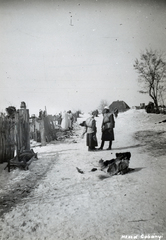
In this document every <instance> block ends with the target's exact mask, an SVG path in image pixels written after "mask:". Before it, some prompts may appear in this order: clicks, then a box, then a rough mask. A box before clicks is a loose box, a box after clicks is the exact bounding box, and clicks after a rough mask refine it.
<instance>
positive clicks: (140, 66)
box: [134, 49, 166, 111]
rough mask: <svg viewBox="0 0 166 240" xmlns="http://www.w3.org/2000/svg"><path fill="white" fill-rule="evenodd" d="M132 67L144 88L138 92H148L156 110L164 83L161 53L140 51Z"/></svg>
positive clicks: (163, 65)
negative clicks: (138, 57)
mask: <svg viewBox="0 0 166 240" xmlns="http://www.w3.org/2000/svg"><path fill="white" fill-rule="evenodd" d="M134 68H135V70H136V71H137V72H138V74H139V78H138V80H139V81H140V82H141V83H143V86H142V87H143V88H144V90H143V91H140V92H141V93H148V94H149V96H150V97H151V98H152V99H153V102H154V106H155V107H156V110H157V111H158V110H159V107H158V102H159V100H161V99H163V93H164V91H165V86H164V84H165V83H166V62H165V61H164V58H163V54H161V53H159V52H158V51H153V50H151V49H150V50H147V49H146V50H145V53H141V56H140V60H138V59H136V60H135V64H134Z"/></svg>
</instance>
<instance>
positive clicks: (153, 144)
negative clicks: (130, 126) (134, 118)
mask: <svg viewBox="0 0 166 240" xmlns="http://www.w3.org/2000/svg"><path fill="white" fill-rule="evenodd" d="M134 137H135V139H136V140H138V141H140V143H141V144H143V145H144V147H143V151H144V152H145V151H148V152H149V154H150V155H152V156H154V157H159V156H163V155H166V131H152V130H151V131H147V130H145V131H138V132H136V133H135V135H134Z"/></svg>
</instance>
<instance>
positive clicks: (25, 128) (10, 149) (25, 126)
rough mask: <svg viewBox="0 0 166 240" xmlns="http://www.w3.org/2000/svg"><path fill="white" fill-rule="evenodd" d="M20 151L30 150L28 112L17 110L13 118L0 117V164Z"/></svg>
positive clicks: (26, 110)
mask: <svg viewBox="0 0 166 240" xmlns="http://www.w3.org/2000/svg"><path fill="white" fill-rule="evenodd" d="M21 150H30V131H29V110H28V109H19V110H18V111H17V112H16V113H15V118H13V119H12V118H10V117H5V116H1V117H0V163H3V162H8V160H10V159H12V158H13V157H14V153H15V151H16V154H18V152H20V151H21Z"/></svg>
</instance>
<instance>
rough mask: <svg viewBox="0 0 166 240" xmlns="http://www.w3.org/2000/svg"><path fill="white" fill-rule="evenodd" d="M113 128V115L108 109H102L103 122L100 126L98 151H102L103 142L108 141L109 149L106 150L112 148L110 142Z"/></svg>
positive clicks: (112, 137) (112, 136)
mask: <svg viewBox="0 0 166 240" xmlns="http://www.w3.org/2000/svg"><path fill="white" fill-rule="evenodd" d="M114 127H115V121H114V115H113V113H110V112H109V107H107V106H106V107H104V110H103V121H102V125H101V131H102V136H101V140H102V141H101V146H100V148H98V150H103V147H104V143H105V141H109V147H108V148H107V150H111V147H112V141H114Z"/></svg>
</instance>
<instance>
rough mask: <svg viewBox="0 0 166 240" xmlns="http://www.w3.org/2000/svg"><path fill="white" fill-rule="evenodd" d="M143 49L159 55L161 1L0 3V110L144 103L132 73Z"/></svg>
mask: <svg viewBox="0 0 166 240" xmlns="http://www.w3.org/2000/svg"><path fill="white" fill-rule="evenodd" d="M146 48H148V49H149V48H152V49H154V50H160V51H164V52H165V51H166V1H164V0H163V1H161V0H156V1H153V0H119V1H118V0H87V1H85V0H84V1H83V0H80V1H79V0H64V1H63V0H60V1H57V0H43V1H42V0H40V1H39V0H38V1H36V0H24V1H23V0H21V1H19V0H17V1H15V0H11V1H10V0H4V1H2V0H0V110H3V109H5V107H8V106H10V105H14V106H15V107H16V108H19V107H20V103H21V101H25V102H26V104H27V108H29V109H30V113H31V114H33V113H36V114H37V113H38V111H39V109H43V110H44V108H45V106H46V107H47V111H48V113H50V114H55V113H58V112H59V111H63V110H69V109H71V110H72V111H74V110H78V109H81V110H82V111H85V112H86V111H90V110H94V109H96V108H97V107H98V106H99V104H100V102H101V100H107V101H108V103H110V104H111V103H112V101H115V100H124V101H125V102H126V103H127V104H128V105H129V106H130V107H132V106H134V105H139V104H140V103H142V102H145V103H146V104H147V103H148V102H149V100H150V98H149V97H148V96H147V95H142V94H140V93H139V92H138V91H139V90H140V85H139V83H138V81H137V78H138V75H137V73H136V72H135V70H134V68H133V64H134V60H135V58H139V56H140V53H141V51H144V50H145V49H146Z"/></svg>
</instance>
